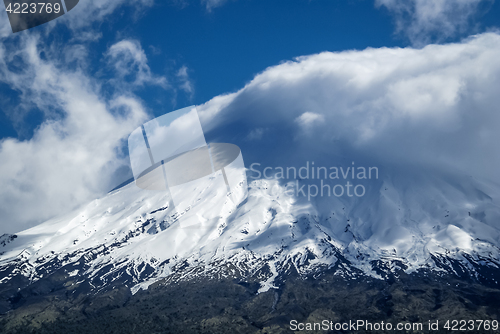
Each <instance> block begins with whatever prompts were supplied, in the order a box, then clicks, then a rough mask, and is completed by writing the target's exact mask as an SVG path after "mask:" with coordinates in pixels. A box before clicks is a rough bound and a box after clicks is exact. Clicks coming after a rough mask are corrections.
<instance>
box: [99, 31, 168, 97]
mask: <svg viewBox="0 0 500 334" xmlns="http://www.w3.org/2000/svg"><path fill="white" fill-rule="evenodd" d="M106 57H107V60H108V64H109V66H111V67H113V68H114V70H115V76H114V78H113V79H112V80H113V81H114V82H117V83H120V84H121V85H123V84H124V83H129V84H130V85H133V86H144V85H145V84H149V85H158V86H160V87H163V88H167V87H168V86H169V85H168V82H167V79H166V78H165V77H163V76H156V75H154V74H152V73H151V69H150V68H149V66H148V59H147V57H146V53H145V52H144V50H143V49H142V47H141V44H140V43H139V41H137V40H122V41H119V42H117V43H116V44H113V45H112V46H111V47H110V48H109V50H108V52H107V53H106Z"/></svg>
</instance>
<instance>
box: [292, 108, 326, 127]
mask: <svg viewBox="0 0 500 334" xmlns="http://www.w3.org/2000/svg"><path fill="white" fill-rule="evenodd" d="M324 120H325V117H324V116H323V115H321V114H317V113H313V112H310V111H306V112H305V113H303V114H302V115H300V116H299V117H297V118H296V119H295V121H296V122H297V123H298V124H299V125H300V126H302V127H304V128H310V127H311V126H312V125H314V124H315V123H319V122H322V121H324Z"/></svg>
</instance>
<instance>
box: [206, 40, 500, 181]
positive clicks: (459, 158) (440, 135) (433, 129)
mask: <svg viewBox="0 0 500 334" xmlns="http://www.w3.org/2000/svg"><path fill="white" fill-rule="evenodd" d="M497 87H500V35H498V34H494V33H487V34H482V35H479V36H476V37H473V38H470V39H467V40H466V41H464V42H463V43H456V44H447V45H428V46H426V47H424V48H422V49H413V48H410V47H408V48H404V49H401V48H392V49H390V48H381V49H371V48H369V49H366V50H362V51H344V52H338V53H330V52H325V53H321V54H316V55H311V56H305V57H300V58H297V59H296V60H295V61H289V62H285V63H283V64H280V65H278V66H274V67H270V68H268V69H266V70H265V71H264V72H263V73H261V74H259V75H257V76H256V77H255V78H254V79H253V80H252V81H251V82H250V83H249V84H247V85H246V86H245V87H244V88H243V89H241V90H240V91H238V92H236V93H233V94H231V95H225V96H221V97H217V98H214V99H213V100H211V101H209V102H207V103H206V104H204V105H202V106H200V107H199V108H198V109H199V111H200V114H201V115H200V119H201V120H202V123H203V127H204V129H205V133H206V134H207V136H208V140H209V141H213V140H217V141H222V142H224V141H228V142H232V143H237V144H238V145H240V147H242V150H243V152H244V154H245V157H246V160H245V161H246V162H247V163H251V162H261V163H269V164H270V165H271V166H273V165H274V166H283V163H286V162H287V161H290V160H291V159H294V162H297V163H298V164H302V165H303V164H304V163H305V161H306V160H307V159H317V158H318V157H321V158H322V159H323V160H324V163H326V164H334V165H335V164H338V163H339V160H338V159H340V158H342V157H343V158H345V159H355V158H356V157H358V158H359V157H361V158H363V159H368V158H370V159H373V160H374V161H377V162H378V163H380V164H385V163H387V164H389V163H390V162H394V161H397V162H399V163H402V164H405V163H406V164H410V165H411V164H413V165H414V166H423V165H434V166H438V167H445V168H453V169H455V168H457V169H459V170H462V171H463V172H464V173H466V174H470V175H474V176H477V177H480V178H490V179H493V180H495V181H498V182H500V177H499V176H498V170H499V167H500V149H499V148H498V144H497V143H498V142H500V132H499V131H498V130H497V129H498V128H500V112H499V110H498V105H500V95H499V94H498V88H497ZM304 111H307V113H305V114H304ZM298 122H299V123H301V124H308V123H311V122H314V128H313V129H312V131H309V132H308V133H305V132H303V131H302V130H303V129H302V128H301V127H297V123H298ZM258 128H265V129H269V130H268V131H267V132H266V143H267V144H260V145H254V144H252V143H249V142H248V140H247V137H248V133H250V132H251V131H252V130H253V129H258Z"/></svg>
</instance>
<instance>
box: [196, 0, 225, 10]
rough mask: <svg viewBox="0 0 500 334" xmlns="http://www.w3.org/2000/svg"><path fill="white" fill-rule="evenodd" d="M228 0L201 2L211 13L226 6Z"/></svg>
mask: <svg viewBox="0 0 500 334" xmlns="http://www.w3.org/2000/svg"><path fill="white" fill-rule="evenodd" d="M226 2H227V0H201V3H204V4H205V6H206V8H207V10H208V11H211V10H212V9H214V8H217V7H220V6H222V5H223V4H225V3H226Z"/></svg>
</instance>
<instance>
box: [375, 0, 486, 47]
mask: <svg viewBox="0 0 500 334" xmlns="http://www.w3.org/2000/svg"><path fill="white" fill-rule="evenodd" d="M493 1H494V0H375V4H376V6H377V7H385V8H387V9H388V10H389V11H390V12H391V13H392V14H393V15H394V17H395V23H396V31H397V32H398V33H403V34H405V35H406V36H407V37H408V38H409V40H410V41H411V42H412V43H413V44H414V45H417V46H421V45H425V44H428V43H429V42H431V41H437V42H440V41H444V40H446V39H447V38H450V37H456V36H457V35H459V34H461V33H464V32H467V30H468V29H470V28H471V27H473V23H474V19H475V17H476V16H477V15H478V10H479V6H480V4H484V3H488V2H490V3H491V2H493Z"/></svg>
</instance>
